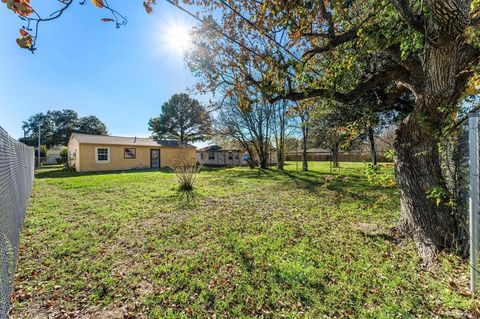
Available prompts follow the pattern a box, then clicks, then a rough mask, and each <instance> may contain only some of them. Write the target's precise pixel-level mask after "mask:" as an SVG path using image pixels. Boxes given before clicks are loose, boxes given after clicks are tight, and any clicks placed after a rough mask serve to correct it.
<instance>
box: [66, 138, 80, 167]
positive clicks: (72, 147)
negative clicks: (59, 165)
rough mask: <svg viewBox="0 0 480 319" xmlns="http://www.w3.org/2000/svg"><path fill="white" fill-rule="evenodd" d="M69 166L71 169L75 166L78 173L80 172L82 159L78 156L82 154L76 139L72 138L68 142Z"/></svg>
mask: <svg viewBox="0 0 480 319" xmlns="http://www.w3.org/2000/svg"><path fill="white" fill-rule="evenodd" d="M67 147H68V165H69V166H70V167H72V165H73V166H75V170H76V171H77V172H79V171H80V157H79V156H78V154H79V152H80V144H79V143H78V140H77V139H75V138H71V139H70V140H69V141H68V146H67Z"/></svg>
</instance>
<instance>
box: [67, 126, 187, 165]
mask: <svg viewBox="0 0 480 319" xmlns="http://www.w3.org/2000/svg"><path fill="white" fill-rule="evenodd" d="M186 160H187V161H188V160H191V161H192V163H195V147H193V146H191V145H188V144H184V143H180V142H177V141H156V140H154V139H151V138H139V137H120V136H102V135H89V134H80V133H73V134H72V136H71V137H70V140H69V142H68V162H69V165H70V166H71V167H74V168H75V170H76V171H77V172H90V171H109V170H127V169H135V168H159V167H172V166H174V164H175V163H174V162H175V161H186Z"/></svg>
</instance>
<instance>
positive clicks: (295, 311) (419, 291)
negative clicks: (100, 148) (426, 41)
mask: <svg viewBox="0 0 480 319" xmlns="http://www.w3.org/2000/svg"><path fill="white" fill-rule="evenodd" d="M342 166H343V167H342V168H341V169H339V170H336V171H333V172H331V171H330V169H329V165H328V163H311V164H310V167H311V168H312V171H311V172H307V173H304V172H296V171H295V168H296V165H295V163H290V164H289V165H288V166H287V168H288V171H286V172H283V173H280V172H276V171H273V170H250V169H244V168H234V169H205V170H203V171H202V172H201V173H200V175H199V177H198V184H197V188H196V190H195V196H194V197H193V198H191V197H189V198H188V199H187V198H185V197H183V196H181V195H179V193H178V192H177V190H176V189H177V187H176V182H175V177H174V174H173V173H170V172H167V171H162V170H159V171H131V172H115V173H96V174H76V173H68V172H63V171H60V170H52V169H45V170H41V171H39V172H38V174H37V179H36V182H35V187H34V192H33V195H32V198H31V201H30V205H29V209H28V215H27V219H26V224H25V229H24V232H23V235H22V241H21V248H20V259H19V262H18V270H17V275H16V285H15V292H14V294H13V307H12V318H43V317H42V316H44V317H45V318H47V316H48V317H49V318H53V317H54V318H188V317H193V318H206V317H217V318H226V317H228V318H258V317H264V318H279V317H280V318H323V317H324V318H349V317H351V318H419V317H420V318H434V317H437V318H450V317H459V318H460V317H461V316H462V314H467V316H472V317H473V316H475V315H476V314H478V310H477V306H478V303H477V300H476V299H474V298H473V297H471V296H470V295H469V294H468V293H466V291H467V284H468V282H467V281H468V280H467V277H466V274H467V272H468V269H467V265H466V263H465V262H463V261H462V260H460V259H458V258H456V257H454V256H449V255H442V256H441V257H440V262H439V265H438V266H437V267H436V269H434V270H433V271H431V272H427V271H423V270H421V269H420V267H419V260H418V258H417V256H416V254H415V248H414V246H413V244H412V243H411V242H408V241H403V242H397V240H396V239H395V238H392V237H391V236H390V234H389V231H388V230H389V228H391V227H392V226H393V225H394V224H395V222H396V220H397V218H398V215H399V200H398V192H397V190H396V189H395V186H394V183H393V176H392V175H393V174H392V172H391V168H384V169H382V172H381V174H380V175H379V177H378V178H375V177H373V178H372V176H366V175H365V172H364V168H365V166H364V164H361V163H356V164H353V163H352V164H346V163H342ZM367 175H368V174H367ZM367 177H368V178H367Z"/></svg>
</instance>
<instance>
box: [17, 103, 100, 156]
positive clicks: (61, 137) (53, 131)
mask: <svg viewBox="0 0 480 319" xmlns="http://www.w3.org/2000/svg"><path fill="white" fill-rule="evenodd" d="M39 127H40V129H41V143H42V145H46V146H47V147H52V146H58V145H67V144H68V140H69V138H70V135H71V134H72V133H74V132H77V133H85V134H94V135H107V134H108V131H107V127H106V126H105V124H103V123H102V122H101V121H100V120H99V119H98V118H97V117H96V116H93V115H90V116H85V117H79V116H78V114H77V112H75V111H74V110H69V109H65V110H61V111H48V112H47V113H37V114H34V115H32V116H30V117H29V118H28V119H27V120H26V121H24V122H23V125H22V129H23V131H24V134H25V136H24V137H23V138H22V139H20V140H21V141H22V142H24V143H25V144H27V145H32V146H33V145H37V139H38V129H39Z"/></svg>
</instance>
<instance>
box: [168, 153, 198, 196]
mask: <svg viewBox="0 0 480 319" xmlns="http://www.w3.org/2000/svg"><path fill="white" fill-rule="evenodd" d="M171 162H172V165H171V168H172V170H173V172H174V173H175V176H176V178H177V183H178V190H180V191H182V192H191V191H193V188H194V185H195V181H196V179H197V175H198V173H199V172H200V169H201V165H198V164H197V162H196V161H195V158H194V157H190V156H189V152H188V149H187V148H185V150H182V152H180V153H179V154H177V155H176V156H175V157H173V158H172V159H171Z"/></svg>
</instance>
